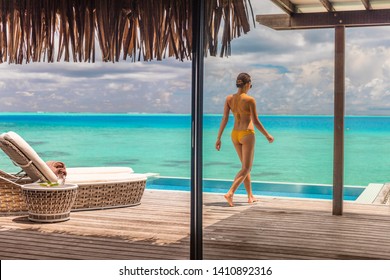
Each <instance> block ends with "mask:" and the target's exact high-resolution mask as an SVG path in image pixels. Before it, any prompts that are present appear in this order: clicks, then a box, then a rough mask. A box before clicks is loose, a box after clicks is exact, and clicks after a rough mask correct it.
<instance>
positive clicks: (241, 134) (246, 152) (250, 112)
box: [215, 73, 274, 206]
mask: <svg viewBox="0 0 390 280" xmlns="http://www.w3.org/2000/svg"><path fill="white" fill-rule="evenodd" d="M236 86H237V88H238V90H237V92H236V93H235V94H231V95H228V96H227V97H226V101H225V105H224V110H223V117H222V120H221V125H220V128H219V132H218V137H217V142H216V143H215V148H216V149H217V150H218V151H219V150H220V149H221V145H222V143H221V137H222V134H223V131H224V129H225V127H226V124H227V122H228V120H229V113H230V111H232V112H233V115H234V126H233V130H232V134H231V138H232V141H233V144H234V148H235V149H236V152H237V155H238V157H239V158H240V161H241V170H240V171H239V172H238V173H237V175H236V177H235V178H234V181H233V184H232V186H231V187H230V189H229V191H228V192H227V193H226V194H225V195H224V197H225V199H226V201H227V202H228V204H229V206H234V204H233V195H234V193H235V191H236V190H237V188H238V187H239V186H240V185H241V183H242V182H244V186H245V190H246V192H247V194H248V203H253V202H255V201H256V199H255V197H254V196H253V193H252V186H251V177H250V171H251V168H252V164H253V157H254V151H255V129H254V127H256V128H257V129H258V130H259V131H260V132H261V133H262V134H263V135H264V136H265V137H266V138H267V140H268V142H269V143H272V142H273V141H274V138H273V137H272V135H271V134H269V133H268V132H267V130H266V129H265V128H264V126H263V125H262V124H261V122H260V120H259V118H258V116H257V111H256V101H255V99H254V98H253V97H251V96H249V95H248V92H249V90H250V89H251V88H252V81H251V77H250V76H249V74H247V73H240V74H239V75H238V77H237V80H236Z"/></svg>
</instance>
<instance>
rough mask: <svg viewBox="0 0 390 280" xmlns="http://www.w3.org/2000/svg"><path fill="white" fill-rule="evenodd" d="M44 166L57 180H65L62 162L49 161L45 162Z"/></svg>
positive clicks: (64, 168)
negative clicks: (47, 167) (45, 165)
mask: <svg viewBox="0 0 390 280" xmlns="http://www.w3.org/2000/svg"><path fill="white" fill-rule="evenodd" d="M46 164H47V166H49V168H50V169H51V170H52V171H53V173H54V174H55V175H56V176H57V177H58V178H60V179H65V177H66V174H67V173H66V167H65V164H64V163H63V162H61V161H54V160H50V161H48V162H46Z"/></svg>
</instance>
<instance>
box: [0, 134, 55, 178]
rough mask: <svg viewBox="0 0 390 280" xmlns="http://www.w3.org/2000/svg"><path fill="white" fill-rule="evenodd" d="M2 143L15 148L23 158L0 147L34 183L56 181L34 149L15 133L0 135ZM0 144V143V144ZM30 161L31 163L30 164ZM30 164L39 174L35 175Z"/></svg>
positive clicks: (10, 150)
mask: <svg viewBox="0 0 390 280" xmlns="http://www.w3.org/2000/svg"><path fill="white" fill-rule="evenodd" d="M0 139H2V141H4V140H5V141H8V142H10V143H11V144H12V145H13V146H14V147H15V148H17V149H18V150H19V151H20V153H21V154H22V155H24V156H20V155H19V154H17V153H15V151H13V150H12V149H10V148H8V147H6V146H4V145H0V146H1V148H2V149H3V151H4V152H5V153H6V154H7V155H8V156H9V157H10V158H11V160H13V161H14V162H15V164H17V165H18V166H20V167H21V168H22V169H23V170H24V171H25V172H26V173H27V175H28V176H29V177H30V178H31V179H32V180H34V181H38V180H44V181H45V180H49V181H51V182H56V181H57V176H56V175H55V174H54V173H53V171H51V169H50V168H49V167H48V166H47V164H46V163H45V162H44V161H43V160H42V159H41V158H40V157H39V155H38V154H37V153H36V152H35V151H34V149H33V148H32V147H31V146H30V145H29V144H28V143H27V142H26V141H25V140H24V139H23V138H22V137H20V136H19V135H18V134H17V133H15V132H13V131H9V132H7V133H3V134H1V135H0ZM0 143H1V142H0ZM30 161H31V163H30ZM30 164H33V165H34V166H35V168H36V169H38V170H39V172H40V173H42V175H40V174H36V172H34V169H33V168H31V167H30Z"/></svg>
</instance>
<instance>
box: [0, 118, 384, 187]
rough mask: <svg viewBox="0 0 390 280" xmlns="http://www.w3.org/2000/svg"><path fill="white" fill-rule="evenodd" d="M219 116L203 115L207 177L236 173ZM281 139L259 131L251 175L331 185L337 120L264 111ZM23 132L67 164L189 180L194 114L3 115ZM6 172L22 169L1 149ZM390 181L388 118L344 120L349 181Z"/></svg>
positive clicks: (3, 121) (42, 151)
mask: <svg viewBox="0 0 390 280" xmlns="http://www.w3.org/2000/svg"><path fill="white" fill-rule="evenodd" d="M220 120H221V115H205V116H204V120H203V122H204V131H203V136H204V142H203V151H204V155H203V166H204V168H203V175H204V178H213V179H228V180H231V179H233V178H234V176H235V174H236V172H237V171H238V170H239V168H240V164H239V161H238V157H237V155H236V153H235V151H234V148H233V145H232V143H231V141H230V131H231V127H232V124H233V117H231V119H230V121H229V124H228V127H227V128H226V130H225V132H224V135H223V137H222V149H221V151H219V152H218V151H216V150H215V148H214V144H215V140H216V136H217V133H218V129H219V123H220ZM260 120H261V121H262V123H263V124H264V126H265V127H266V129H267V130H268V131H269V132H270V133H271V134H272V135H273V136H274V137H275V142H274V143H273V144H269V143H268V142H267V141H266V139H265V138H264V137H263V136H262V134H261V133H260V132H256V137H257V138H256V150H255V160H254V164H253V169H252V172H251V175H252V180H256V181H269V182H292V183H312V184H313V183H314V184H332V180H333V171H332V169H333V117H330V116H260ZM6 131H15V132H17V133H18V134H20V135H21V136H22V137H23V138H24V139H25V140H26V141H27V142H28V143H29V144H30V145H31V146H32V147H33V148H34V149H35V150H36V151H37V153H38V154H39V155H40V156H41V157H42V158H43V159H44V160H45V161H47V160H59V161H63V162H65V164H66V165H67V166H69V167H78V166H129V167H132V168H133V169H134V170H135V172H137V173H146V172H151V173H159V174H160V175H162V176H174V177H189V176H190V154H191V147H190V145H191V116H190V115H175V114H151V115H149V114H81V113H80V114H73V113H63V114H60V113H1V114H0V132H1V133H2V132H6ZM0 169H2V170H6V171H10V172H13V171H18V170H19V168H17V167H15V166H13V165H12V163H11V162H10V160H9V159H8V158H7V156H6V155H5V154H3V153H0ZM385 182H390V117H360V116H359V117H357V116H353V117H352V116H349V117H346V123H345V184H346V185H358V186H367V185H368V184H369V183H385Z"/></svg>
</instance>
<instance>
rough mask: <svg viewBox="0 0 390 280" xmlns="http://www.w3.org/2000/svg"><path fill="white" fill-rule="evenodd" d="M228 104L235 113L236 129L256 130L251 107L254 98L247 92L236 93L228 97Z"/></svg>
mask: <svg viewBox="0 0 390 280" xmlns="http://www.w3.org/2000/svg"><path fill="white" fill-rule="evenodd" d="M226 101H227V104H228V106H229V108H230V110H231V111H232V112H233V114H234V128H233V129H234V130H247V129H251V130H254V127H253V122H252V117H251V115H252V112H251V107H252V106H253V102H254V99H253V97H251V96H248V95H247V94H245V93H241V94H239V93H235V94H233V95H229V96H228V97H227V100H226Z"/></svg>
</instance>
